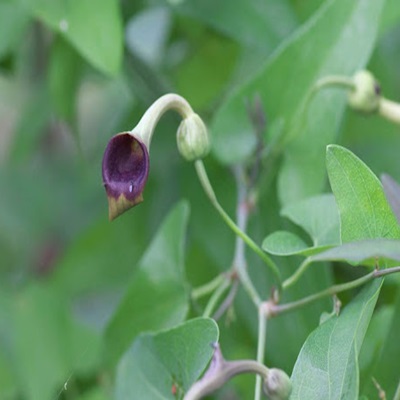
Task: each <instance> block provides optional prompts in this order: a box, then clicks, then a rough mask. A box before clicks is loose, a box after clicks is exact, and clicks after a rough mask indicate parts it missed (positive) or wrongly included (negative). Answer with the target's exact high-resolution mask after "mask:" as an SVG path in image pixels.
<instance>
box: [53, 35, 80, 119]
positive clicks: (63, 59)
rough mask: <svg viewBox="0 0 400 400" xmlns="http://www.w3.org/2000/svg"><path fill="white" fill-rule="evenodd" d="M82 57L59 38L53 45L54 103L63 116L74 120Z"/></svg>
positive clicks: (59, 113)
mask: <svg viewBox="0 0 400 400" xmlns="http://www.w3.org/2000/svg"><path fill="white" fill-rule="evenodd" d="M81 64H82V63H81V59H80V57H79V56H78V54H77V53H76V51H75V50H74V49H73V48H71V46H70V45H69V44H68V43H66V42H65V40H63V39H61V38H58V40H56V41H55V43H54V44H53V47H52V53H51V58H50V66H49V73H48V79H49V86H50V96H51V100H52V104H53V106H54V108H55V110H56V112H57V113H58V115H60V116H61V118H64V119H65V120H67V121H70V122H71V121H73V118H74V116H75V114H76V113H75V106H76V104H75V100H76V98H77V93H76V92H77V89H78V85H79V79H80V71H81V68H80V67H81Z"/></svg>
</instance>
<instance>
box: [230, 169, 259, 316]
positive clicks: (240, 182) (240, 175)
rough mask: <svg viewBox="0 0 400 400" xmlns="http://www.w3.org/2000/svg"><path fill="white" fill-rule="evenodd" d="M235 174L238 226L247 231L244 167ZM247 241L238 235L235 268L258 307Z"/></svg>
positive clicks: (247, 212)
mask: <svg viewBox="0 0 400 400" xmlns="http://www.w3.org/2000/svg"><path fill="white" fill-rule="evenodd" d="M234 175H235V179H236V184H237V190H238V199H237V207H236V221H237V227H238V229H239V230H240V231H241V232H246V229H247V222H248V219H249V207H248V205H247V188H246V184H245V182H244V171H243V167H236V169H235V170H234ZM244 245H245V242H244V240H243V238H242V237H241V236H237V237H236V245H235V257H234V260H233V268H234V269H235V271H236V272H237V274H238V276H239V280H240V282H241V283H242V285H243V287H244V289H245V290H246V292H247V294H248V296H249V297H250V299H251V300H252V302H253V303H254V305H255V306H256V307H257V309H258V307H259V306H260V304H261V297H260V295H259V294H258V292H257V289H256V288H255V286H254V285H253V282H252V281H251V279H250V277H249V274H248V272H247V262H246V255H245V247H244Z"/></svg>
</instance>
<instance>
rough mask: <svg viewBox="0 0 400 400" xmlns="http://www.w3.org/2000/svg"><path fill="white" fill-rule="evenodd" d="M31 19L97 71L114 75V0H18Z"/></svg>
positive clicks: (118, 39) (117, 31) (118, 52)
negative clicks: (51, 30)
mask: <svg viewBox="0 0 400 400" xmlns="http://www.w3.org/2000/svg"><path fill="white" fill-rule="evenodd" d="M22 1H24V2H25V3H27V5H28V6H29V7H30V9H31V12H32V13H33V15H34V16H36V17H37V18H39V19H41V20H42V21H43V22H45V23H46V24H47V25H48V26H50V27H51V28H52V29H54V30H55V31H57V32H59V33H60V34H61V35H63V36H64V37H65V38H66V39H67V40H68V41H69V42H70V43H71V44H72V45H73V46H74V47H75V48H76V49H77V50H78V51H79V53H81V55H82V56H83V57H84V58H85V59H86V60H87V61H88V62H89V63H91V64H92V65H93V66H94V67H96V68H98V69H100V70H101V71H103V72H105V73H107V74H111V75H116V74H117V73H118V71H119V69H120V66H121V61H122V50H123V31H122V19H121V15H120V10H119V2H118V1H117V0H102V1H99V2H96V4H94V3H93V1H91V0H22Z"/></svg>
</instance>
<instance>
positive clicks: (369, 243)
mask: <svg viewBox="0 0 400 400" xmlns="http://www.w3.org/2000/svg"><path fill="white" fill-rule="evenodd" d="M376 259H389V260H395V261H400V240H389V239H374V240H361V241H358V242H350V243H345V244H343V245H341V246H339V247H334V248H332V249H329V250H326V251H324V252H323V253H320V254H317V255H315V256H312V257H311V260H312V261H347V262H349V263H356V264H360V263H364V264H365V263H367V261H369V263H370V262H373V264H374V263H375V261H376ZM369 263H368V264H369Z"/></svg>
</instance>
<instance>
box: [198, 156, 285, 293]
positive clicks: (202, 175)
mask: <svg viewBox="0 0 400 400" xmlns="http://www.w3.org/2000/svg"><path fill="white" fill-rule="evenodd" d="M194 164H195V168H196V172H197V175H198V177H199V180H200V182H201V184H202V186H203V189H204V191H205V192H206V194H207V197H208V198H209V200H210V201H211V203H212V205H213V206H214V208H215V209H216V210H217V211H218V213H219V214H220V215H221V217H222V219H223V220H224V221H225V223H226V224H227V225H228V226H229V228H231V229H232V231H233V232H234V233H235V234H236V235H237V236H239V237H240V238H241V239H242V240H243V241H244V242H245V243H246V244H247V246H249V247H250V248H251V249H252V250H253V251H254V252H255V253H256V254H258V256H259V257H260V258H261V259H262V260H263V261H264V263H265V264H266V265H267V266H268V267H269V268H270V269H271V271H272V272H273V273H274V275H275V278H276V280H277V282H278V284H279V285H280V272H279V269H278V267H277V266H276V264H275V263H274V261H273V260H272V259H271V258H270V257H269V256H268V255H267V254H266V253H264V252H263V250H262V249H261V248H260V247H259V246H258V245H257V244H256V243H255V242H254V241H253V239H251V238H250V237H249V236H248V235H247V234H246V233H245V232H243V231H242V230H241V229H240V228H239V227H238V226H237V225H236V224H235V222H234V221H233V220H232V218H231V217H230V216H229V215H228V214H227V213H226V211H225V210H224V209H223V208H222V206H221V205H220V204H219V202H218V200H217V197H216V195H215V192H214V190H213V188H212V186H211V183H210V180H209V179H208V175H207V172H206V169H205V167H204V164H203V162H202V160H196V161H195V163H194Z"/></svg>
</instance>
